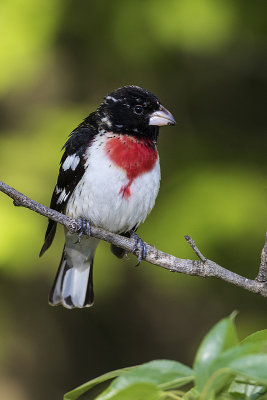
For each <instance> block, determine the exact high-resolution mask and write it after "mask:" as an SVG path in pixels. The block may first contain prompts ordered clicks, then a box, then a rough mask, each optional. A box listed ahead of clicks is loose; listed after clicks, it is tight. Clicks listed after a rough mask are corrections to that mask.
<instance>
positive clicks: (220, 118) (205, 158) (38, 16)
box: [0, 0, 267, 400]
mask: <svg viewBox="0 0 267 400" xmlns="http://www.w3.org/2000/svg"><path fill="white" fill-rule="evenodd" d="M266 6H267V4H266V1H264V0H263V1H260V0H259V1H257V2H244V1H243V0H235V1H232V0H231V1H230V0H216V1H214V0H165V1H161V0H145V1H144V0H137V1H122V0H112V1H109V0H98V1H96V0H92V1H86V0H76V1H71V0H39V1H35V0H27V1H22V0H2V1H1V3H0V14H1V23H0V46H1V47H0V48H1V63H0V107H1V108H0V165H1V179H2V180H3V181H5V182H6V183H8V184H9V185H11V186H14V187H15V188H16V189H17V190H19V191H21V192H23V193H25V194H27V195H28V196H30V197H32V198H33V199H35V200H37V201H39V202H41V203H43V204H46V205H49V201H50V196H51V193H52V190H53V187H54V184H55V182H56V179H57V172H58V164H59V159H60V156H61V155H60V149H61V147H62V145H63V144H64V142H65V141H66V137H67V135H68V134H69V133H70V132H71V130H72V129H73V128H75V127H76V126H77V125H78V124H79V123H80V122H81V120H82V119H83V118H84V117H86V116H87V115H88V114H89V113H90V112H91V111H93V110H94V109H95V108H96V107H97V105H98V104H99V102H100V101H101V99H102V98H103V96H104V95H106V94H107V93H108V92H110V91H111V90H113V89H115V88H117V87H119V86H122V85H125V84H136V85H140V86H143V87H145V88H147V89H149V90H151V91H152V92H154V93H155V94H156V95H157V96H158V97H159V98H160V99H161V101H162V103H163V104H164V105H165V106H166V107H167V108H168V109H169V110H170V111H171V112H172V113H173V114H174V116H175V118H176V119H177V125H176V126H175V127H172V128H163V129H161V133H160V138H159V151H160V157H161V166H162V185H161V190H160V194H159V197H158V200H157V203H156V207H155V209H154V210H153V211H152V213H151V215H150V216H149V218H148V219H147V221H146V223H145V224H144V225H143V226H142V227H141V228H140V234H141V236H142V237H143V239H144V240H145V241H147V242H149V243H151V244H153V245H155V246H156V247H158V248H159V249H161V250H164V251H166V252H170V253H171V254H174V255H176V256H179V257H183V258H194V254H193V253H192V251H191V249H190V248H189V246H188V245H187V244H186V243H185V240H184V238H183V236H184V235H185V234H189V235H191V236H192V237H193V238H194V239H195V240H196V242H197V244H198V246H199V247H200V249H201V250H202V252H203V253H204V254H205V255H206V256H207V257H208V258H210V259H213V260H215V261H216V262H218V263H219V264H221V265H223V266H225V267H228V268H229V269H231V270H233V271H235V272H237V273H240V274H242V275H245V276H247V277H250V278H254V277H255V276H256V274H257V269H258V266H259V262H260V252H261V249H262V247H263V244H264V238H265V231H266V225H267V224H266V217H267V211H266V200H267V184H266V176H267V167H266V154H267V141H266V127H267V123H266V89H267V87H266V86H267V85H266V83H267V57H266V44H267V40H266V39H267V24H266V11H267V10H266V8H267V7H266ZM45 229H46V220H45V218H43V217H41V216H38V215H37V214H35V213H33V212H30V211H28V210H26V209H22V208H15V207H13V205H12V201H11V200H10V199H9V198H8V197H7V196H5V195H3V194H2V195H1V194H0V370H1V374H0V397H1V398H2V399H4V398H5V399H8V400H32V399H38V400H47V399H60V398H62V395H63V393H64V392H66V391H68V390H71V389H72V388H74V387H75V386H77V385H79V384H82V383H84V382H85V381H87V380H88V379H90V378H93V377H95V376H97V375H99V374H101V373H104V372H107V371H109V370H111V369H115V368H120V367H125V366H129V365H134V364H138V363H141V362H145V361H149V360H151V359H156V358H170V359H176V360H179V361H182V362H185V363H187V364H191V363H192V360H193V356H194V353H195V351H196V348H197V346H198V344H199V342H200V340H201V338H202V337H203V335H204V333H206V332H207V330H208V329H209V328H210V327H211V326H212V325H213V324H214V323H215V322H217V321H218V320H219V319H220V318H222V317H223V316H226V315H228V314H229V313H231V312H232V311H233V310H238V311H239V316H238V326H239V332H240V337H241V338H242V337H243V336H245V335H246V334H248V333H251V332H253V331H255V330H257V329H263V328H266V327H267V299H265V298H261V297H260V296H257V295H255V294H252V293H249V292H246V291H244V290H241V289H238V288H235V287H232V286H230V285H229V284H227V283H225V282H222V281H217V280H215V279H205V280H204V279H201V278H197V277H189V276H182V275H178V274H177V275H176V274H171V273H169V272H168V271H165V270H163V269H161V268H158V267H156V266H152V265H149V264H147V263H144V262H143V263H142V264H141V266H140V267H139V268H134V264H135V262H136V260H135V258H134V257H130V258H129V260H124V261H118V260H117V259H115V257H114V256H113V255H112V254H111V253H110V251H109V246H108V245H107V244H105V243H101V245H100V246H99V248H98V250H97V254H96V259H95V279H94V284H95V295H96V301H95V305H94V307H93V308H92V309H86V310H76V311H68V310H65V309H63V308H52V307H50V306H48V303H47V296H48V292H49V289H50V286H51V284H52V281H53V278H54V275H55V272H56V269H57V266H58V263H59V259H60V256H61V251H62V246H63V234H62V229H61V228H59V229H58V235H57V238H56V241H55V243H54V244H53V246H52V248H51V250H49V252H47V253H46V254H45V256H44V257H43V258H42V259H39V258H38V253H39V250H40V247H41V245H42V241H43V236H44V232H45Z"/></svg>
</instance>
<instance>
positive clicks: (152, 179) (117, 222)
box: [40, 86, 175, 309]
mask: <svg viewBox="0 0 267 400" xmlns="http://www.w3.org/2000/svg"><path fill="white" fill-rule="evenodd" d="M174 124H175V120H174V118H173V116H172V114H171V113H170V112H169V111H167V110H166V109H165V108H164V107H163V106H162V105H161V103H160V101H159V99H158V98H157V97H156V96H155V95H153V94H152V93H150V92H149V91H148V90H145V89H143V88H140V87H138V86H124V87H121V88H119V89H117V90H115V91H114V92H112V93H110V94H109V95H108V96H106V97H105V98H104V101H103V102H102V104H101V105H100V106H99V108H98V109H97V110H96V111H95V112H92V113H91V114H90V115H89V116H88V117H87V118H85V120H84V121H83V122H82V123H81V124H80V125H79V126H78V127H77V128H76V129H74V131H72V132H71V134H70V136H69V139H68V140H67V142H66V144H65V145H64V147H63V149H62V150H64V154H63V157H62V159H61V163H60V170H59V176H58V180H57V184H56V187H55V189H54V192H53V195H52V199H51V204H50V207H51V208H52V209H54V210H57V211H59V212H62V213H64V214H66V215H67V216H69V217H72V218H76V219H79V221H80V226H81V229H80V232H79V233H78V234H71V233H69V232H68V231H67V230H65V237H66V241H65V246H64V249H63V254H62V258H61V262H60V265H59V269H58V272H57V275H56V278H55V281H54V285H53V287H52V289H51V292H50V296H49V302H50V304H51V305H59V304H62V305H63V306H64V307H66V308H70V309H72V308H75V307H78V308H82V307H90V306H92V304H93V301H94V292H93V260H94V254H95V251H96V247H97V245H98V243H99V240H98V239H96V238H94V237H88V236H86V235H83V233H84V232H87V233H90V224H92V225H94V226H97V227H100V228H104V229H106V230H108V231H110V232H114V233H120V234H124V235H126V236H128V237H130V236H133V237H134V238H135V247H134V249H133V252H135V251H136V250H137V248H138V246H137V245H138V243H139V245H140V249H141V251H140V255H139V263H140V261H141V259H142V257H143V256H144V255H145V251H146V249H145V246H144V243H143V242H142V240H141V239H140V238H139V237H138V236H137V234H136V233H135V231H136V229H137V227H138V226H139V225H140V223H141V222H143V221H144V220H145V219H146V217H147V215H148V214H149V212H150V211H151V209H152V208H153V206H154V203H155V200H156V197H157V194H158V191H159V185H160V166H159V156H158V152H157V138H158V133H159V127H160V126H163V125H174ZM56 225H57V224H56V222H54V221H52V220H49V223H48V228H47V231H46V235H45V242H44V245H43V247H42V249H41V252H40V256H41V255H42V254H43V253H44V252H45V251H46V250H47V249H48V248H49V247H50V245H51V243H52V241H53V239H54V236H55V233H56ZM111 250H112V251H113V253H114V254H115V255H117V256H118V257H122V256H123V255H124V253H125V252H124V250H122V249H120V248H118V247H116V246H111Z"/></svg>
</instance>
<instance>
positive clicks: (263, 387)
mask: <svg viewBox="0 0 267 400" xmlns="http://www.w3.org/2000/svg"><path fill="white" fill-rule="evenodd" d="M109 381H111V382H109ZM103 382H107V383H108V387H107V388H106V389H105V390H104V391H102V392H101V393H100V394H98V395H97V396H96V397H94V398H95V400H125V399H126V400H165V399H166V400H167V399H170V400H171V399H173V400H180V399H184V400H215V399H220V400H267V330H262V331H258V332H256V333H253V334H252V335H250V336H248V337H247V338H245V339H244V340H242V341H241V342H240V341H239V340H238V337H237V331H236V326H235V314H232V315H231V316H230V317H228V318H224V319H223V320H221V321H220V322H218V323H217V324H216V325H215V326H214V327H213V328H212V329H211V330H210V331H209V332H208V334H207V335H206V336H205V337H204V339H203V340H202V342H201V344H200V346H199V348H198V351H197V353H196V356H195V360H194V363H193V367H192V368H189V367H187V366H185V365H183V364H182V363H180V362H178V361H171V360H155V361H151V362H148V363H145V364H142V365H138V366H135V367H131V368H124V369H120V370H116V371H112V372H109V373H107V374H104V375H102V376H100V377H98V378H96V379H93V380H91V381H89V382H87V383H85V384H84V385H82V386H79V387H78V388H76V389H74V390H72V391H71V392H68V393H66V395H65V396H64V400H76V399H79V398H80V396H81V395H82V394H84V393H88V396H90V391H91V389H92V388H93V387H95V386H97V385H99V384H101V383H103ZM88 398H92V397H88Z"/></svg>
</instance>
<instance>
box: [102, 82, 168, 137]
mask: <svg viewBox="0 0 267 400" xmlns="http://www.w3.org/2000/svg"><path fill="white" fill-rule="evenodd" d="M97 112H98V114H99V117H100V124H101V125H102V127H103V129H106V130H109V131H113V132H115V133H125V134H128V135H134V136H137V137H138V136H146V137H150V138H151V139H156V138H157V135H158V129H159V128H158V127H160V126H164V125H174V124H175V119H174V118H173V116H172V114H171V113H170V112H169V111H168V110H166V108H164V107H163V106H162V105H161V103H160V101H159V99H158V98H157V97H156V96H155V95H154V94H152V93H150V92H149V91H148V90H146V89H143V88H140V87H138V86H123V87H121V88H119V89H117V90H115V91H114V92H112V93H110V94H109V95H108V96H106V97H105V99H104V101H103V103H102V104H101V105H100V107H99V109H98V111H97Z"/></svg>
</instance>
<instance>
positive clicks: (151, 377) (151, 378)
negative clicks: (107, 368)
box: [97, 360, 193, 400]
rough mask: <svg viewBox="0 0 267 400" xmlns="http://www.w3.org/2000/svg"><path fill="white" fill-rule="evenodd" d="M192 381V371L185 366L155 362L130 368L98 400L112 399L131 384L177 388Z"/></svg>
mask: <svg viewBox="0 0 267 400" xmlns="http://www.w3.org/2000/svg"><path fill="white" fill-rule="evenodd" d="M192 380H193V370H192V369H191V368H188V367H186V366H185V365H183V364H181V363H179V362H176V361H170V360H155V361H150V362H148V363H146V364H142V365H139V366H137V367H134V368H132V369H131V370H130V371H127V372H125V373H123V374H122V375H121V376H120V377H119V378H117V379H115V380H114V381H113V382H112V383H111V384H110V386H109V387H108V388H107V389H106V390H105V391H104V392H103V393H102V394H101V395H100V396H99V397H97V399H98V400H104V399H109V398H113V397H112V396H114V395H115V394H116V393H117V392H118V391H121V390H123V389H125V388H127V387H129V386H131V385H133V384H137V383H150V384H153V385H154V386H155V387H157V388H158V389H161V390H163V389H165V390H167V389H172V388H178V387H180V386H182V385H185V384H186V383H189V382H191V381H192Z"/></svg>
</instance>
